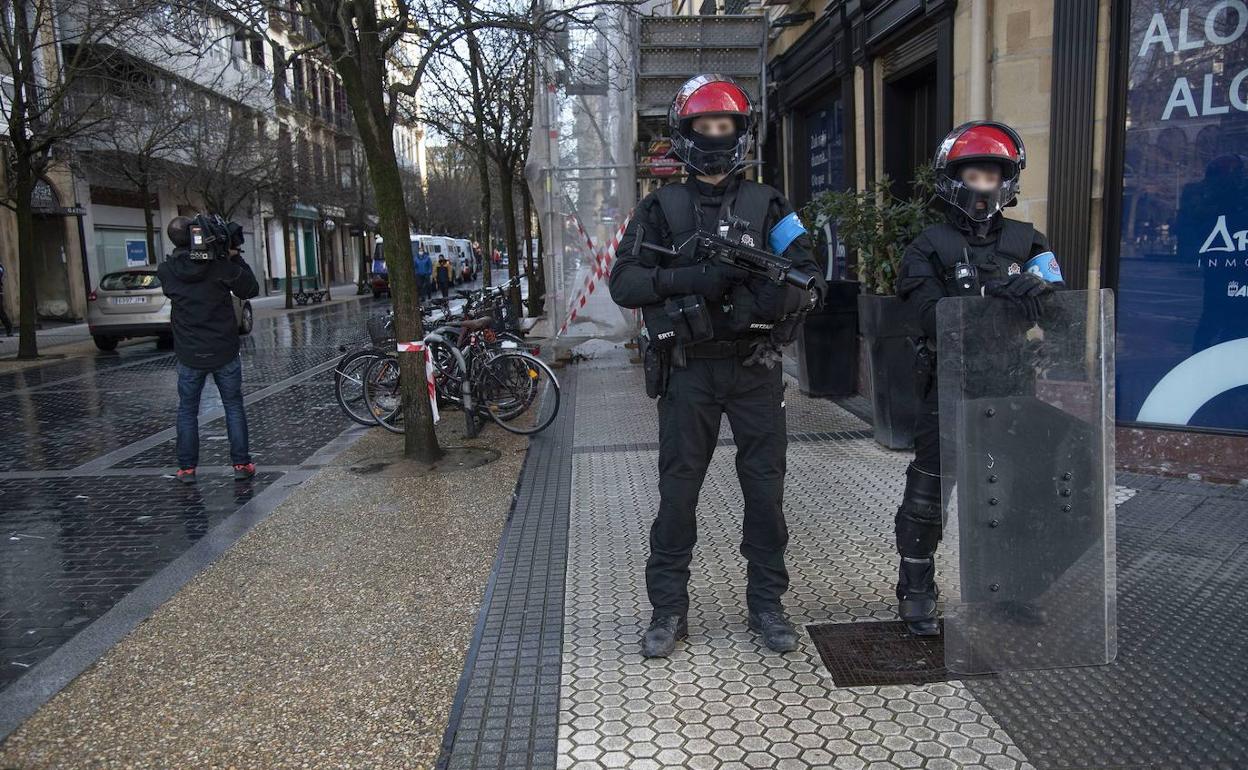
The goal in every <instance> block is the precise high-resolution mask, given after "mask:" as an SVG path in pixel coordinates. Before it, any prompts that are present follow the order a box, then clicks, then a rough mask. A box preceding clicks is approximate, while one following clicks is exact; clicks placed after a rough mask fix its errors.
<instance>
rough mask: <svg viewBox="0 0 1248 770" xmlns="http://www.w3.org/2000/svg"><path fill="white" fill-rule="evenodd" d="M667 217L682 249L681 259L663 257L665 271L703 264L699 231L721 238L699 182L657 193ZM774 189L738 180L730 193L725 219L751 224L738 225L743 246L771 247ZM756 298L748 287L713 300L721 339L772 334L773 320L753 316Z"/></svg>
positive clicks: (726, 197) (726, 196) (722, 212)
mask: <svg viewBox="0 0 1248 770" xmlns="http://www.w3.org/2000/svg"><path fill="white" fill-rule="evenodd" d="M655 195H656V196H657V197H658V201H659V207H660V209H661V210H662V212H663V218H664V220H666V221H667V228H668V233H670V238H671V242H670V243H669V244H664V245H670V246H671V247H673V248H676V249H679V250H680V256H679V257H667V256H662V255H660V257H659V262H658V266H659V267H665V268H667V267H686V266H689V265H695V264H697V262H698V255H697V246H698V243H697V238H696V237H694V236H695V235H696V234H697V232H698V230H699V229H701V230H705V231H706V232H709V233H712V234H719V221H718V220H716V221H703V219H704V213H703V208H702V204H701V200H700V197H699V194H698V189H697V185H696V183H695V182H693V181H687V182H680V183H677V184H669V185H666V186H664V187H660V188H659V189H658V191H656V192H655ZM772 195H773V191H772V189H771V188H770V187H767V186H766V185H762V184H759V183H758V182H752V181H750V180H748V179H741V180H738V181H737V182H736V183H735V184H733V185H730V186H729V187H728V189H726V190H725V192H724V202H723V204H722V205H721V206H720V214H719V218H721V219H722V218H724V217H725V216H726V215H728V214H731V215H732V216H734V217H736V218H737V219H739V220H742V221H743V222H744V223H745V225H744V226H742V227H738V228H737V229H736V230H735V231H734V233H733V235H732V237H734V238H735V237H736V236H738V235H739V236H740V238H741V242H742V243H744V244H745V245H747V246H753V247H754V248H756V249H764V250H766V249H767V232H766V230H765V229H764V228H765V225H766V220H767V212H768V209H769V208H770V205H771V198H772ZM753 299H754V298H753V295H752V294H751V293H750V292H749V290H748V289H747V288H746V287H745V286H744V285H738V286H736V287H734V288H733V291H732V294H730V295H729V296H728V297H725V298H724V299H723V301H722V302H719V301H714V300H713V299H712V298H708V303H707V304H708V310H709V311H710V315H711V324H712V326H713V327H714V329H715V338H716V339H731V338H734V337H741V336H745V335H748V334H751V333H753V334H766V333H767V332H769V331H770V330H771V328H772V327H773V326H774V323H772V322H766V321H763V320H762V319H757V318H753V317H752V311H753Z"/></svg>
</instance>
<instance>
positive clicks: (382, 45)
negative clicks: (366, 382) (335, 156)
mask: <svg viewBox="0 0 1248 770" xmlns="http://www.w3.org/2000/svg"><path fill="white" fill-rule="evenodd" d="M620 1H621V0H592V2H586V3H583V4H580V3H573V4H571V5H569V6H564V7H562V8H560V9H558V10H551V9H548V8H546V7H545V6H538V5H536V4H534V2H533V1H532V0H530V1H529V2H522V3H521V4H516V5H509V4H508V3H507V2H505V1H504V0H500V2H497V3H492V4H491V5H489V6H488V7H481V6H477V5H474V4H473V2H472V1H471V0H452V1H451V2H443V1H442V0H398V1H397V2H387V3H384V4H383V3H380V2H379V0H294V2H290V3H289V5H288V4H287V2H286V1H285V0H269V4H267V5H262V6H260V7H261V8H263V9H264V10H265V12H266V13H273V14H284V15H285V16H286V17H287V18H289V19H291V20H292V21H293V20H295V19H297V20H299V21H300V22H303V21H305V20H306V21H307V22H308V23H310V24H311V26H312V28H313V29H314V30H315V32H316V34H315V35H313V36H311V39H310V40H309V42H308V43H307V44H306V45H305V46H303V47H301V48H299V49H297V50H295V51H292V52H291V56H292V57H296V56H300V55H303V54H305V53H308V52H309V51H311V50H314V49H321V50H323V51H324V53H325V54H326V55H327V57H328V59H329V61H330V62H331V63H332V65H333V67H334V69H335V71H336V72H337V74H338V76H339V78H340V79H341V80H342V85H343V90H344V92H345V95H346V101H347V105H348V106H349V108H350V110H351V113H352V115H353V116H354V119H355V124H356V126H357V128H358V130H359V134H360V141H361V145H362V148H363V151H364V156H365V161H366V163H367V166H368V170H369V175H370V177H371V178H372V183H373V193H374V196H375V199H376V203H377V212H378V216H379V218H380V220H381V226H380V229H381V234H382V236H383V238H384V244H385V245H384V250H385V258H386V263H387V265H388V268H389V274H390V284H391V288H392V290H393V294H392V297H393V305H394V309H395V331H396V334H397V335H398V337H399V339H401V340H419V339H421V338H422V337H423V334H424V330H423V328H422V324H421V317H420V308H419V300H418V298H417V296H416V291H415V288H416V281H415V273H414V270H413V265H412V260H411V255H410V249H409V248H408V246H407V244H408V222H409V218H408V213H407V202H406V199H405V196H404V192H403V179H402V175H401V174H400V171H399V163H398V157H397V153H396V151H395V145H394V127H395V121H396V120H397V119H398V117H399V110H400V102H401V100H403V99H405V98H407V99H414V98H415V97H416V95H417V94H418V93H419V92H420V90H421V85H422V84H423V82H424V79H425V75H426V72H427V71H428V69H429V66H430V62H431V61H432V59H433V58H434V57H436V56H438V55H440V54H441V53H442V52H444V51H445V50H447V49H448V48H451V47H454V46H455V45H457V44H459V43H460V41H462V40H464V39H465V36H467V35H468V34H469V33H475V32H478V31H484V30H490V29H509V30H515V31H517V32H520V33H522V34H524V35H525V36H526V44H527V45H530V46H532V45H538V44H540V41H541V40H542V39H544V38H546V37H548V36H550V35H552V34H554V33H555V32H556V31H558V30H559V29H565V28H566V27H567V25H568V24H571V23H576V24H589V23H591V17H592V16H593V15H594V14H595V13H596V9H597V8H598V7H600V6H602V5H606V4H619V2H620ZM236 2H237V3H238V8H237V9H236V10H235V13H237V14H238V15H247V14H251V15H252V17H253V19H255V23H256V24H257V26H260V27H264V26H266V25H265V22H264V19H262V18H256V14H255V11H256V10H257V6H256V5H255V4H254V3H252V2H243V1H242V0H236ZM399 367H400V371H401V374H402V377H401V382H402V402H403V420H404V424H405V425H406V431H405V440H404V450H405V453H406V455H407V456H408V457H412V458H415V459H419V460H422V461H426V462H432V461H434V460H436V459H437V458H438V457H440V456H441V450H440V448H439V447H438V442H437V437H436V435H435V434H434V431H433V422H432V413H431V410H430V408H429V401H428V394H427V391H426V388H425V385H424V362H423V361H422V360H421V358H420V356H419V355H417V354H415V353H407V352H405V353H400V354H399Z"/></svg>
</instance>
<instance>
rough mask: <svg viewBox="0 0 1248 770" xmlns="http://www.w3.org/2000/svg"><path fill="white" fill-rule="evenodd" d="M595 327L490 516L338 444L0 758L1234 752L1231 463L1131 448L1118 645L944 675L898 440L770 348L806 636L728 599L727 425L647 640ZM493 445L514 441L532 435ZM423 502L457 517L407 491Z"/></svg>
mask: <svg viewBox="0 0 1248 770" xmlns="http://www.w3.org/2000/svg"><path fill="white" fill-rule="evenodd" d="M597 348H598V349H599V350H600V351H602V352H600V353H599V354H598V355H597V357H595V358H593V359H591V360H588V361H585V362H583V363H580V364H577V365H572V366H568V367H565V368H563V369H561V370H559V378H560V382H561V384H562V390H563V392H562V402H561V410H560V415H559V418H558V419H557V420H556V421H555V423H554V424H553V425H552V426H551V427H550V428H549V429H548V430H546V431H545V432H543V433H542V434H539V435H538V436H536V437H535V438H533V439H532V440H531V441H530V442H529V443H528V450H527V456H526V458H525V460H524V463H523V466H522V467H520V468H519V469H518V472H519V481H518V483H517V485H516V494H515V497H514V499H513V500H512V504H511V511H510V513H509V514H507V523H506V525H505V526H503V525H502V521H501V515H502V514H501V513H500V512H499V510H498V508H499V505H500V504H501V501H502V497H500V494H505V493H506V492H507V491H508V490H509V489H510V487H509V486H508V482H507V481H504V480H502V479H501V478H500V479H493V477H491V478H489V479H482V478H479V477H476V476H473V475H471V474H468V475H463V476H460V477H458V478H459V479H460V480H466V481H467V482H468V483H459V482H458V481H455V482H452V481H451V480H449V477H448V482H447V483H446V485H444V486H443V485H440V484H439V485H435V486H433V487H427V486H426V487H419V486H412V487H410V488H409V487H406V486H404V487H403V488H402V489H401V490H400V493H399V494H397V495H391V496H387V495H381V496H380V497H379V496H378V495H377V494H376V488H374V487H373V486H372V485H371V484H369V483H367V468H368V466H369V463H368V462H366V461H365V459H366V458H364V457H363V455H361V456H352V459H350V460H348V461H347V462H350V463H352V464H353V466H352V467H353V468H355V470H351V469H349V468H337V469H328V470H326V471H323V472H322V474H321V475H318V476H317V477H315V478H314V479H312V480H310V481H308V482H306V484H305V485H304V487H302V488H301V489H300V495H299V497H298V499H292V505H291V507H290V508H289V509H288V510H286V511H285V512H283V510H282V509H279V511H278V512H277V513H276V514H275V515H274V516H273V517H272V519H271V520H270V521H268V522H266V525H264V526H263V527H261V528H259V529H258V530H257V532H256V533H254V536H252V537H248V538H246V539H244V540H243V541H242V542H240V543H239V545H238V546H236V547H235V548H234V550H232V551H230V552H229V553H228V554H226V556H225V557H224V559H223V560H222V561H221V563H219V564H218V565H216V566H215V567H213V568H212V569H210V570H209V571H208V572H206V573H205V574H204V575H203V576H201V577H200V578H199V579H197V580H196V581H195V582H193V583H192V584H191V585H190V586H188V588H187V589H186V590H184V591H183V592H182V593H181V594H179V595H178V596H177V597H175V598H174V599H173V600H172V601H171V602H170V603H169V604H168V605H167V606H166V607H164V608H162V609H161V610H159V611H158V612H157V613H156V615H154V616H153V617H152V619H151V620H150V621H148V622H147V623H146V624H144V625H143V626H141V627H140V628H139V629H138V630H136V632H135V633H134V634H132V635H131V637H130V638H128V639H127V640H126V641H124V642H123V643H122V644H120V645H118V647H117V648H116V649H115V650H114V651H113V652H112V653H110V654H109V655H107V656H106V657H105V658H104V659H102V660H101V662H100V663H99V664H98V665H97V666H96V667H94V668H93V669H91V670H89V671H88V672H87V673H85V674H84V675H83V676H82V677H80V678H79V679H78V680H77V681H76V682H75V683H74V684H72V685H71V686H70V687H69V688H67V689H66V690H65V691H64V692H63V693H62V694H61V695H60V696H58V697H57V698H56V699H54V700H53V701H52V702H51V703H50V704H49V705H48V706H47V707H45V708H44V709H43V711H41V712H40V713H39V714H38V715H37V716H36V717H35V718H34V719H32V720H31V722H29V723H28V724H27V725H26V726H25V727H23V728H22V729H21V730H20V731H19V732H18V733H15V734H14V738H13V739H11V740H10V742H9V743H8V744H6V745H5V746H4V747H3V748H2V749H0V765H4V766H8V765H12V766H14V767H20V768H42V767H52V766H55V767H58V768H63V767H64V768H71V767H88V766H95V765H93V764H92V763H93V762H95V764H99V761H97V760H94V759H93V758H96V757H105V758H107V760H106V761H105V764H108V763H109V762H112V764H113V765H115V766H134V767H147V766H152V767H157V766H160V767H164V766H185V767H237V768H266V770H267V769H268V768H284V767H312V768H337V767H355V766H362V767H370V768H409V767H422V768H425V767H437V768H447V769H448V770H466V769H468V768H479V769H481V770H484V769H485V768H490V770H499V769H500V768H506V769H508V770H510V769H512V768H541V769H543V770H549V769H550V768H561V769H563V770H571V769H574V770H605V769H606V768H628V769H629V770H657V769H659V768H694V769H695V770H742V769H743V768H782V769H784V770H790V769H801V768H820V769H822V768H838V769H840V770H846V769H848V770H883V769H885V768H890V769H891V768H929V769H931V770H963V769H967V768H976V769H983V768H991V769H992V770H1007V769H1009V768H1039V769H1040V770H1046V769H1049V768H1064V769H1070V770H1074V769H1075V768H1083V769H1085V770H1086V769H1088V768H1119V769H1122V768H1132V769H1133V770H1139V769H1140V768H1149V769H1155V770H1163V769H1164V770H1178V769H1184V768H1215V767H1216V768H1241V767H1248V706H1245V701H1244V699H1243V697H1242V693H1243V692H1244V691H1245V690H1246V689H1248V667H1245V666H1244V664H1243V653H1244V644H1243V634H1242V625H1243V623H1242V619H1241V618H1242V614H1243V612H1242V597H1243V596H1245V595H1248V488H1243V487H1226V486H1216V485H1210V484H1203V483H1199V482H1193V481H1186V480H1176V479H1162V478H1155V477H1148V476H1138V475H1129V474H1124V475H1121V476H1120V477H1119V483H1120V484H1121V486H1119V487H1118V489H1117V494H1116V500H1117V502H1118V540H1117V542H1118V552H1117V562H1118V657H1117V660H1116V661H1115V662H1114V663H1113V664H1111V665H1108V666H1102V667H1094V668H1083V669H1061V670H1050V671H1033V672H1026V673H1019V674H1001V675H997V676H993V677H985V678H974V679H966V680H957V679H950V678H949V674H948V672H947V671H945V669H944V668H943V665H941V662H940V661H941V658H940V656H939V654H938V653H937V654H934V655H933V656H932V657H930V658H928V657H924V656H925V654H927V653H930V652H932V650H931V648H930V647H929V648H926V649H924V648H918V647H916V646H915V645H914V644H912V643H910V642H908V641H907V640H905V639H904V638H903V637H902V636H901V635H900V634H899V633H898V629H897V625H896V623H895V622H894V610H893V604H894V601H895V599H894V597H893V583H894V580H895V568H896V567H895V560H896V557H895V555H894V553H893V535H892V520H893V513H894V511H895V510H896V506H897V501H898V499H899V497H900V495H901V491H902V489H901V488H902V480H903V475H902V474H903V470H904V468H905V466H906V464H907V463H908V461H909V459H910V457H909V455H908V454H907V453H900V452H890V451H887V450H884V449H882V448H881V447H880V446H879V445H877V444H876V443H875V442H874V440H873V439H872V438H871V433H870V426H869V425H868V424H867V423H865V422H864V421H862V420H861V419H859V418H858V417H855V416H854V415H853V414H851V413H850V412H848V411H845V410H844V409H842V408H840V407H838V406H836V405H835V404H832V403H830V402H827V401H822V400H814V399H809V398H806V397H804V396H802V395H801V394H800V393H798V392H797V387H796V383H795V382H794V381H793V380H792V379H791V378H786V379H787V382H788V389H787V391H786V401H787V413H788V431H789V450H788V469H789V471H788V477H787V481H786V491H785V507H786V513H787V516H788V522H789V528H790V535H791V540H790V548H789V553H788V564H789V568H790V572H791V574H792V589H791V591H790V593H789V594H788V595H787V597H786V604H787V608H788V611H789V613H790V616H791V617H792V619H793V620H794V621H795V622H796V623H798V624H799V626H801V627H802V629H803V631H804V633H803V635H802V644H801V647H800V648H799V649H798V650H797V651H796V652H794V653H790V654H788V655H784V656H780V655H776V654H774V653H771V652H769V651H767V650H766V649H764V648H763V647H762V646H761V645H760V644H759V641H758V639H757V638H756V636H755V635H754V634H752V633H751V632H749V631H748V629H747V628H746V625H745V616H744V575H745V565H744V560H743V557H742V556H741V555H740V553H739V551H738V543H739V537H740V513H739V512H740V510H741V508H742V500H741V494H740V489H739V486H738V484H737V480H736V477H735V469H734V464H733V459H734V453H735V452H734V447H733V445H732V440H731V434H730V432H729V430H728V428H727V426H726V424H725V426H724V427H723V428H722V429H721V439H720V446H719V448H718V449H717V451H716V456H715V459H714V461H713V463H712V466H711V469H710V472H709V474H708V476H707V480H706V484H705V486H704V488H703V494H702V496H701V500H700V503H699V535H700V539H699V546H698V549H697V551H696V553H695V558H694V563H693V582H692V586H691V598H692V607H691V613H690V638H689V640H688V641H687V642H686V643H683V644H681V645H680V647H679V648H678V650H677V652H676V654H675V655H674V656H673V657H671V658H669V659H667V660H657V661H647V660H644V659H643V658H642V657H641V656H640V654H639V652H638V646H637V642H638V638H639V635H640V633H641V631H642V629H643V628H644V625H645V623H646V621H647V620H648V617H649V608H648V606H647V604H646V599H645V593H644V586H643V564H644V560H645V557H646V551H647V532H648V528H649V525H650V521H651V517H652V516H653V512H654V509H655V507H656V506H657V504H658V495H657V491H656V473H657V471H656V467H655V466H656V460H657V446H658V445H657V439H658V433H657V424H656V423H657V420H656V413H655V407H654V403H653V402H652V401H650V400H648V399H646V398H645V396H644V395H643V389H642V381H641V371H640V368H639V367H638V366H636V365H635V364H631V363H629V362H628V351H626V350H624V349H622V348H619V347H614V348H611V347H610V346H606V345H598V346H597ZM604 348H606V350H603V349H604ZM454 422H455V421H454V420H452V421H451V423H454ZM451 423H448V425H449V424H451ZM494 433H495V432H491V433H489V434H483V438H485V439H489V436H491V435H494ZM507 438H508V439H509V440H510V437H507ZM493 445H494V446H500V445H499V444H493ZM508 446H509V447H510V449H505V450H504V460H503V462H504V463H506V462H507V461H508V458H510V460H511V461H512V462H513V463H514V461H515V460H517V459H518V458H519V454H516V453H515V452H514V451H511V450H520V449H521V448H522V447H523V442H522V441H514V442H513V444H511V445H508ZM364 454H367V452H366V453H364ZM494 466H499V463H495V464H493V466H487V467H494ZM499 467H502V466H499ZM507 467H509V468H511V472H513V473H514V472H515V471H516V468H517V466H516V465H514V464H513V465H510V466H507ZM361 474H364V475H363V476H361ZM504 475H505V474H504ZM361 478H363V479H364V480H365V481H364V483H363V485H362V484H361ZM380 481H382V482H385V483H388V480H387V479H381V480H380ZM383 488H387V489H389V488H390V487H388V486H385V487H383ZM395 489H398V488H395ZM487 497H488V501H487V500H486V499H485V498H487ZM429 500H436V501H438V503H439V505H440V506H441V507H440V508H437V509H436V510H451V511H452V512H453V513H454V515H452V516H450V517H449V518H445V519H437V520H436V523H435V525H433V526H431V525H430V524H429V521H430V520H428V519H424V518H421V515H417V516H416V517H415V518H409V517H408V516H407V515H405V514H406V512H407V511H408V510H409V509H408V508H407V506H408V505H409V504H410V505H413V506H418V507H417V508H413V509H411V510H412V511H414V512H416V513H417V514H422V512H423V511H425V510H426V509H425V508H420V507H419V506H421V505H422V504H423V503H424V502H426V501H429ZM458 500H481V501H483V503H484V505H483V507H482V508H481V510H480V511H477V512H472V511H466V512H464V514H463V515H462V516H461V515H460V514H459V512H458V508H452V509H447V506H446V501H458ZM496 543H497V550H496V551H495V550H494V548H495V544H496ZM430 544H434V545H435V546H437V547H435V548H433V549H430V548H429V545H430ZM946 550H947V549H945V550H942V556H945V557H947V556H948V554H947V553H946ZM490 559H493V569H492V571H491V572H490V574H489V578H488V581H487V580H486V579H485V572H484V569H485V564H486V563H487V562H488V561H489V560H490ZM949 564H950V560H949V559H947V558H946V560H945V562H943V565H944V566H943V572H942V576H941V580H942V581H944V582H946V584H948V583H949V582H950V581H952V580H955V579H956V568H955V569H952V570H951V569H950V567H949ZM275 586H276V588H274V587H275ZM452 586H453V587H454V589H453V590H452V588H451V587H452ZM270 593H272V594H273V596H270ZM444 595H445V596H446V597H448V598H450V600H451V601H452V602H453V605H454V606H453V608H452V610H453V616H454V621H453V623H452V624H451V626H450V628H452V629H453V630H452V632H451V633H450V634H449V635H448V636H447V637H446V638H445V639H443V640H442V643H441V644H439V643H438V642H437V641H436V640H432V641H431V640H430V636H429V634H430V630H431V629H437V628H440V627H442V626H440V625H439V624H440V623H442V621H443V618H444V617H447V616H445V615H442V614H438V613H435V612H432V611H430V610H429V609H428V608H429V607H431V606H435V605H437V603H438V601H439V600H440V598H441V597H443V596H444ZM437 606H441V605H437ZM469 618H475V623H476V627H475V631H474V632H473V633H472V637H471V643H470V644H469V645H468V646H467V648H466V649H465V648H464V647H463V645H464V644H465V643H466V642H467V623H466V619H469ZM396 619H397V622H396ZM936 649H937V650H938V649H939V648H938V647H937V648H936ZM357 658H358V660H357ZM461 665H462V674H461V673H460V672H459V670H458V668H459V667H460V666H461ZM456 677H458V687H457V689H456V690H455V694H454V697H453V698H452V697H451V691H452V686H453V685H452V682H454V680H455V679H456ZM438 735H441V736H442V738H441V740H437V738H436V736H438ZM435 759H436V762H435Z"/></svg>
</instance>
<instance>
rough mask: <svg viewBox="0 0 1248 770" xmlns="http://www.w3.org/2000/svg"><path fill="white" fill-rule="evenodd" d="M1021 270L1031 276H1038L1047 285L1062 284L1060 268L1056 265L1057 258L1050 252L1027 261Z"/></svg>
mask: <svg viewBox="0 0 1248 770" xmlns="http://www.w3.org/2000/svg"><path fill="white" fill-rule="evenodd" d="M1023 269H1024V270H1026V271H1027V272H1028V273H1031V274H1032V275H1038V276H1040V277H1041V278H1043V279H1044V280H1046V281H1048V282H1049V283H1061V282H1062V268H1061V266H1060V265H1058V264H1057V257H1056V256H1054V255H1053V252H1051V251H1046V252H1044V253H1043V254H1037V255H1036V256H1034V257H1032V258H1031V259H1029V260H1027V264H1026V265H1025V266H1024V268H1023Z"/></svg>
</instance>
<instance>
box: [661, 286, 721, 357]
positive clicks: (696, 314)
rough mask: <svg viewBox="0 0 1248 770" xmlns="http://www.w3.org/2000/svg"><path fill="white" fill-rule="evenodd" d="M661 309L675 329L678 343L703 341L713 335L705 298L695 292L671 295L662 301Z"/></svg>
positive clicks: (686, 343) (689, 343) (713, 331)
mask: <svg viewBox="0 0 1248 770" xmlns="http://www.w3.org/2000/svg"><path fill="white" fill-rule="evenodd" d="M663 309H664V311H666V313H667V317H668V319H670V321H671V324H672V327H673V328H674V329H675V331H676V340H677V341H678V342H680V344H682V345H692V344H694V343H697V342H705V341H706V340H709V339H711V338H712V337H714V336H715V330H714V328H713V327H712V326H711V313H710V310H709V309H708V308H707V306H706V300H705V299H703V298H702V297H700V296H698V295H697V294H686V295H685V296H683V297H672V298H671V299H669V300H668V301H667V302H665V303H664V305H663Z"/></svg>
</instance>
